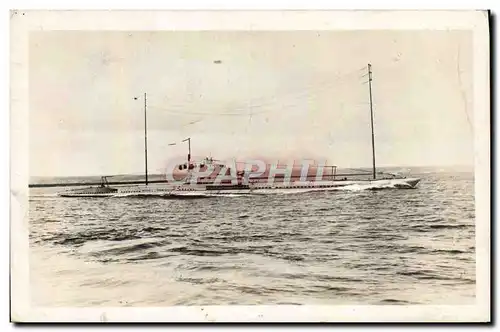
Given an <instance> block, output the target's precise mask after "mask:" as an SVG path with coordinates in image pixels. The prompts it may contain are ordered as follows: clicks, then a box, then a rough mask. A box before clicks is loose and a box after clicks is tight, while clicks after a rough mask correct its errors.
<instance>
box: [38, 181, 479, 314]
mask: <svg viewBox="0 0 500 332" xmlns="http://www.w3.org/2000/svg"><path fill="white" fill-rule="evenodd" d="M418 176H419V177H422V182H421V183H420V184H419V186H418V187H417V189H406V190H404V189H384V190H376V191H374V190H367V189H364V190H363V189H362V188H350V189H349V188H348V189H346V190H338V191H331V192H311V193H302V194H281V195H263V196H251V197H248V196H239V197H213V198H205V199H193V200H170V199H165V198H160V197H152V198H139V197H120V198H90V199H89V198H87V199H85V198H60V197H55V196H53V195H51V194H52V193H53V192H54V189H32V190H30V209H29V210H30V211H29V213H30V216H29V217H30V245H31V250H30V269H31V271H30V272H31V287H32V290H31V293H32V295H33V297H32V301H33V303H34V304H35V305H44V306H98V305H102V306H163V305H215V304H218V305H225V304H431V303H432V304H473V303H474V301H475V284H476V278H475V232H474V230H475V221H474V219H475V218H474V216H475V214H474V179H473V173H465V172H462V173H445V172H442V173H439V172H433V173H425V174H419V175H418ZM57 190H59V189H57ZM62 190H65V189H62Z"/></svg>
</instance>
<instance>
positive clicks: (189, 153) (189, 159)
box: [182, 137, 191, 167]
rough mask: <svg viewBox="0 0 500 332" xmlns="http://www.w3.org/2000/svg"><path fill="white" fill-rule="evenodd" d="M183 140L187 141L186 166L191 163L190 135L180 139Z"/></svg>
mask: <svg viewBox="0 0 500 332" xmlns="http://www.w3.org/2000/svg"><path fill="white" fill-rule="evenodd" d="M182 141H183V142H185V141H187V142H188V167H189V165H190V163H191V137H188V138H186V139H185V140H182Z"/></svg>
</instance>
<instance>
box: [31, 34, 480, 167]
mask: <svg viewBox="0 0 500 332" xmlns="http://www.w3.org/2000/svg"><path fill="white" fill-rule="evenodd" d="M368 63H371V64H372V71H373V82H372V83H373V84H372V91H373V110H374V124H375V148H376V160H377V165H378V166H401V167H411V166H450V165H473V163H474V160H473V155H474V153H473V132H472V124H473V109H472V105H473V100H472V92H473V90H472V82H473V81H472V80H473V75H472V35H471V33H470V32H467V31H444V30H443V31H433V30H414V31H410V30H408V31H403V30H401V31H396V30H390V31H389V30H387V31H384V30H380V31H375V30H370V31H362V30H359V31H269V32H266V31H258V32H257V31H256V32H251V31H248V32H243V31H234V32H230V31H224V32H222V31H221V32H217V31H199V32H197V31H191V32H183V31H168V32H162V31H155V32H133V31H132V32H103V31H95V32H91V31H38V32H32V33H31V34H30V59H29V91H30V100H29V105H30V109H29V122H30V123H29V126H30V128H29V136H30V137H29V144H30V151H29V158H30V165H29V166H30V175H31V176H70V175H107V174H130V173H132V174H141V172H143V171H144V93H147V108H146V110H147V127H148V169H149V172H150V173H160V172H162V170H163V169H164V167H165V165H166V164H167V163H168V160H170V159H172V158H175V157H178V156H180V155H185V154H186V153H187V146H186V144H185V143H181V140H183V139H185V138H187V137H190V138H191V142H192V154H193V156H199V157H205V156H212V157H214V158H218V159H228V158H237V159H242V160H244V159H247V158H261V159H265V160H268V161H269V160H275V159H277V158H278V159H280V160H289V159H294V160H297V159H300V158H309V159H317V160H327V161H328V163H329V164H333V165H337V166H339V167H367V166H368V167H369V166H370V165H371V162H372V153H371V131H370V108H369V90H368V84H367V83H366V82H367V76H366V74H367V64H368ZM134 97H137V100H135V99H134ZM170 143H178V144H177V145H174V146H171V145H169V144H170Z"/></svg>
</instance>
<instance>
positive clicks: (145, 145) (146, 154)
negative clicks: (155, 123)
mask: <svg viewBox="0 0 500 332" xmlns="http://www.w3.org/2000/svg"><path fill="white" fill-rule="evenodd" d="M146 110H147V96H146V92H144V172H145V175H146V186H147V185H148V121H147V111H146Z"/></svg>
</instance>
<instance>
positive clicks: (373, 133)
mask: <svg viewBox="0 0 500 332" xmlns="http://www.w3.org/2000/svg"><path fill="white" fill-rule="evenodd" d="M368 89H369V92H370V124H371V129H372V162H373V179H374V180H375V179H376V178H377V170H376V167H375V132H374V129H373V102H372V65H371V64H368Z"/></svg>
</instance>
